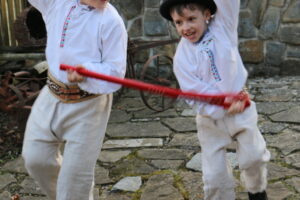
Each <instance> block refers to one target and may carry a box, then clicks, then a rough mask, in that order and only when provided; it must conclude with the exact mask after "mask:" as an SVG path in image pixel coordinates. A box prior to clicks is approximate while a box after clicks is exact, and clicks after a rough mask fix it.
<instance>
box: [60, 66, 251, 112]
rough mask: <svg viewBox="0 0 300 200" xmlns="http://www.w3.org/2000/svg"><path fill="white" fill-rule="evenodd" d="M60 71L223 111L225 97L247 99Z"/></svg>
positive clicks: (243, 96)
mask: <svg viewBox="0 0 300 200" xmlns="http://www.w3.org/2000/svg"><path fill="white" fill-rule="evenodd" d="M60 69H61V70H74V71H77V72H78V73H79V74H81V75H83V76H87V77H90V78H96V79H100V80H105V81H109V82H112V83H117V84H121V85H123V86H125V87H129V88H134V89H138V90H143V91H148V92H152V93H156V94H159V95H164V96H169V97H173V98H177V97H178V96H180V97H183V98H189V99H195V100H199V101H204V102H207V103H210V104H214V105H219V106H223V107H224V108H225V109H227V108H229V107H230V105H231V104H230V103H225V98H226V97H232V98H238V99H240V100H244V99H245V98H248V97H247V96H245V95H240V94H218V95H212V94H198V93H193V92H184V91H181V90H178V89H174V88H168V87H164V86H160V85H154V84H149V83H144V82H141V81H137V80H133V79H127V78H124V79H122V78H117V77H113V76H108V75H105V74H100V73H96V72H92V71H89V70H86V69H84V68H76V67H73V66H69V65H65V64H61V65H60ZM247 100H248V102H247V104H246V107H248V106H249V105H250V100H249V99H247Z"/></svg>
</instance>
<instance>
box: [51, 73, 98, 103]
mask: <svg viewBox="0 0 300 200" xmlns="http://www.w3.org/2000/svg"><path fill="white" fill-rule="evenodd" d="M47 85H48V88H49V89H50V92H51V93H52V94H53V95H54V96H55V97H56V98H58V99H59V100H60V101H62V102H64V103H78V102H82V101H86V100H88V99H91V98H95V97H97V96H100V95H99V94H91V93H88V92H87V91H84V90H82V89H80V88H79V87H78V85H66V84H64V83H62V82H61V81H59V80H57V79H56V78H54V77H53V76H52V75H51V74H50V73H48V78H47Z"/></svg>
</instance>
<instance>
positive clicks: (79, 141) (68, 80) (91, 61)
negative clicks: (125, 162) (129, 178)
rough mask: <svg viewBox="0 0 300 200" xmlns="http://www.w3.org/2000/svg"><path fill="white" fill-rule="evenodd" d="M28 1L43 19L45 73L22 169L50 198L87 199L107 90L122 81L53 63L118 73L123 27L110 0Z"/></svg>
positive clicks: (104, 123) (108, 95)
mask: <svg viewBox="0 0 300 200" xmlns="http://www.w3.org/2000/svg"><path fill="white" fill-rule="evenodd" d="M29 2H30V3H31V4H32V5H33V6H34V7H35V8H37V9H38V10H39V11H40V12H41V13H42V16H43V19H44V21H45V24H46V29H47V47H46V57H47V63H48V66H49V68H48V72H49V76H48V81H47V85H46V86H45V87H44V88H43V89H42V91H41V93H40V95H39V97H38V98H37V99H36V101H35V103H34V105H33V108H32V110H31V114H30V116H29V118H28V122H27V126H26V131H25V138H24V143H23V152H22V155H23V157H24V160H25V167H26V169H27V171H28V172H29V174H30V175H31V176H32V177H33V178H34V179H35V180H36V181H37V182H38V184H39V186H40V188H41V189H42V191H43V192H44V193H45V194H46V195H47V197H48V199H50V200H93V188H94V187H93V186H94V170H95V165H96V162H97V158H98V157H99V153H100V150H101V146H102V142H103V139H104V135H105V131H106V127H107V122H108V119H109V115H110V112H111V105H112V93H113V92H114V91H116V90H118V89H119V88H120V86H119V85H116V84H111V83H108V82H105V81H99V80H95V79H90V78H84V77H82V76H81V75H79V74H78V73H77V72H75V71H69V72H64V71H61V70H60V69H59V66H60V64H67V65H74V66H78V67H84V68H86V69H89V70H92V71H95V72H99V73H103V74H106V75H112V76H117V77H120V78H123V77H124V75H125V70H126V52H127V32H126V29H125V26H124V23H123V20H122V18H121V17H120V16H119V14H118V13H117V11H116V9H115V8H114V7H113V6H112V5H111V4H110V3H109V0H29ZM63 144H65V146H64V152H63V153H61V151H60V150H61V146H62V145H63Z"/></svg>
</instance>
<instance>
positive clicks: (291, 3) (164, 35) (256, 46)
mask: <svg viewBox="0 0 300 200" xmlns="http://www.w3.org/2000/svg"><path fill="white" fill-rule="evenodd" d="M161 1H162V0H111V3H112V4H113V5H115V6H116V8H117V9H118V10H119V12H120V14H121V15H122V17H123V19H124V21H125V24H126V27H127V30H128V33H129V36H130V38H131V39H132V40H146V41H150V40H151V41H152V40H164V39H170V38H177V37H178V35H177V33H176V30H175V29H174V28H173V26H172V25H171V23H168V22H167V21H166V20H164V19H163V18H162V17H161V16H160V14H159V11H158V8H159V5H160V3H161ZM239 38H240V44H239V48H240V52H241V55H242V58H243V61H244V63H245V65H246V67H247V69H248V71H249V73H250V75H252V76H254V75H263V76H276V75H300V0H241V10H240V22H239ZM161 51H162V52H166V53H167V54H168V55H173V54H174V51H175V45H166V46H164V47H160V48H154V49H148V50H144V51H141V52H139V53H138V54H137V55H136V61H137V64H136V67H137V68H139V66H140V65H142V64H143V63H144V62H145V61H146V60H147V58H148V57H149V56H151V55H153V54H155V53H157V52H161Z"/></svg>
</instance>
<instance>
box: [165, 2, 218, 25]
mask: <svg viewBox="0 0 300 200" xmlns="http://www.w3.org/2000/svg"><path fill="white" fill-rule="evenodd" d="M188 3H197V4H201V5H204V6H205V7H207V8H208V9H209V10H210V12H211V14H212V15H213V14H215V13H216V11H217V5H216V3H215V2H214V1H213V0H165V1H164V2H163V3H162V4H161V6H160V8H159V12H160V14H161V15H162V16H163V17H164V18H166V19H167V20H170V21H173V20H172V17H171V14H170V9H171V8H172V7H173V6H175V5H179V4H188Z"/></svg>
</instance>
